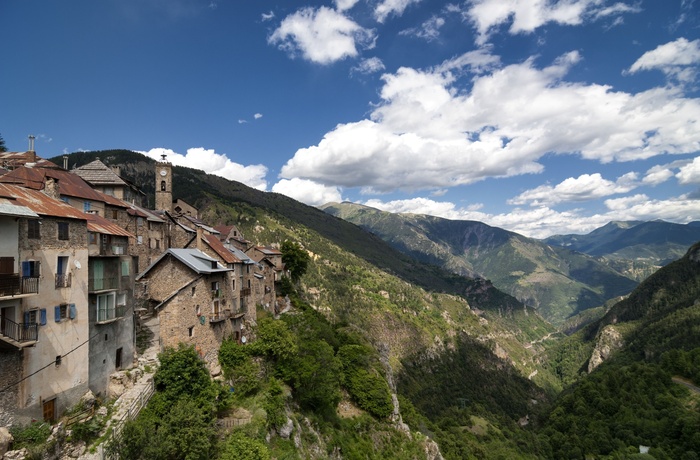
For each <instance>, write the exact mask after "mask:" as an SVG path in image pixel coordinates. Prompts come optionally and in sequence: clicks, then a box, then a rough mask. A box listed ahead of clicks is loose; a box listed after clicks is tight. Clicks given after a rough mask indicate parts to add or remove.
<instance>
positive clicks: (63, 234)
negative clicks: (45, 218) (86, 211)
mask: <svg viewBox="0 0 700 460" xmlns="http://www.w3.org/2000/svg"><path fill="white" fill-rule="evenodd" d="M58 239H59V240H68V239H70V235H69V233H68V222H59V223H58Z"/></svg>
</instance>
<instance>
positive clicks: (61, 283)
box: [56, 273, 73, 289]
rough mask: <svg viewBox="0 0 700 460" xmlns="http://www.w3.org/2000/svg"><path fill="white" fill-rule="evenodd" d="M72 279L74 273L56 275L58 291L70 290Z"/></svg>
mask: <svg viewBox="0 0 700 460" xmlns="http://www.w3.org/2000/svg"><path fill="white" fill-rule="evenodd" d="M72 277H73V274H72V273H56V289H59V288H69V287H70V285H71V279H72Z"/></svg>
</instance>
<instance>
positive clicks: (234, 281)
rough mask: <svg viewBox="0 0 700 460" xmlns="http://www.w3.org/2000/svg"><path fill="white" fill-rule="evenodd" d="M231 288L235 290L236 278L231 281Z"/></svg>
mask: <svg viewBox="0 0 700 460" xmlns="http://www.w3.org/2000/svg"><path fill="white" fill-rule="evenodd" d="M231 289H233V290H234V291H235V290H236V280H232V281H231Z"/></svg>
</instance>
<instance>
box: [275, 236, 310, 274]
mask: <svg viewBox="0 0 700 460" xmlns="http://www.w3.org/2000/svg"><path fill="white" fill-rule="evenodd" d="M280 249H281V250H282V262H284V266H285V267H286V268H287V270H289V273H290V276H291V278H292V281H294V282H297V281H299V279H301V277H302V276H304V273H306V270H307V268H308V266H309V261H310V260H311V256H309V253H308V252H306V250H305V249H304V248H303V247H301V245H300V244H299V243H296V242H294V241H289V240H287V241H285V242H284V243H282V247H281V248H280Z"/></svg>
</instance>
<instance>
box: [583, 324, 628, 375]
mask: <svg viewBox="0 0 700 460" xmlns="http://www.w3.org/2000/svg"><path fill="white" fill-rule="evenodd" d="M623 344H624V342H623V340H622V336H621V335H620V333H619V332H618V331H617V329H615V326H613V325H612V324H609V325H607V326H605V327H604V328H603V330H602V331H600V335H599V336H598V340H597V342H596V345H595V348H594V349H593V354H591V359H590V360H588V373H589V374H590V373H591V372H593V370H594V369H595V368H596V367H598V366H600V364H601V363H602V362H603V361H605V360H606V359H608V358H609V357H610V356H612V354H613V353H615V351H617V350H619V349H620V348H622V345H623Z"/></svg>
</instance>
